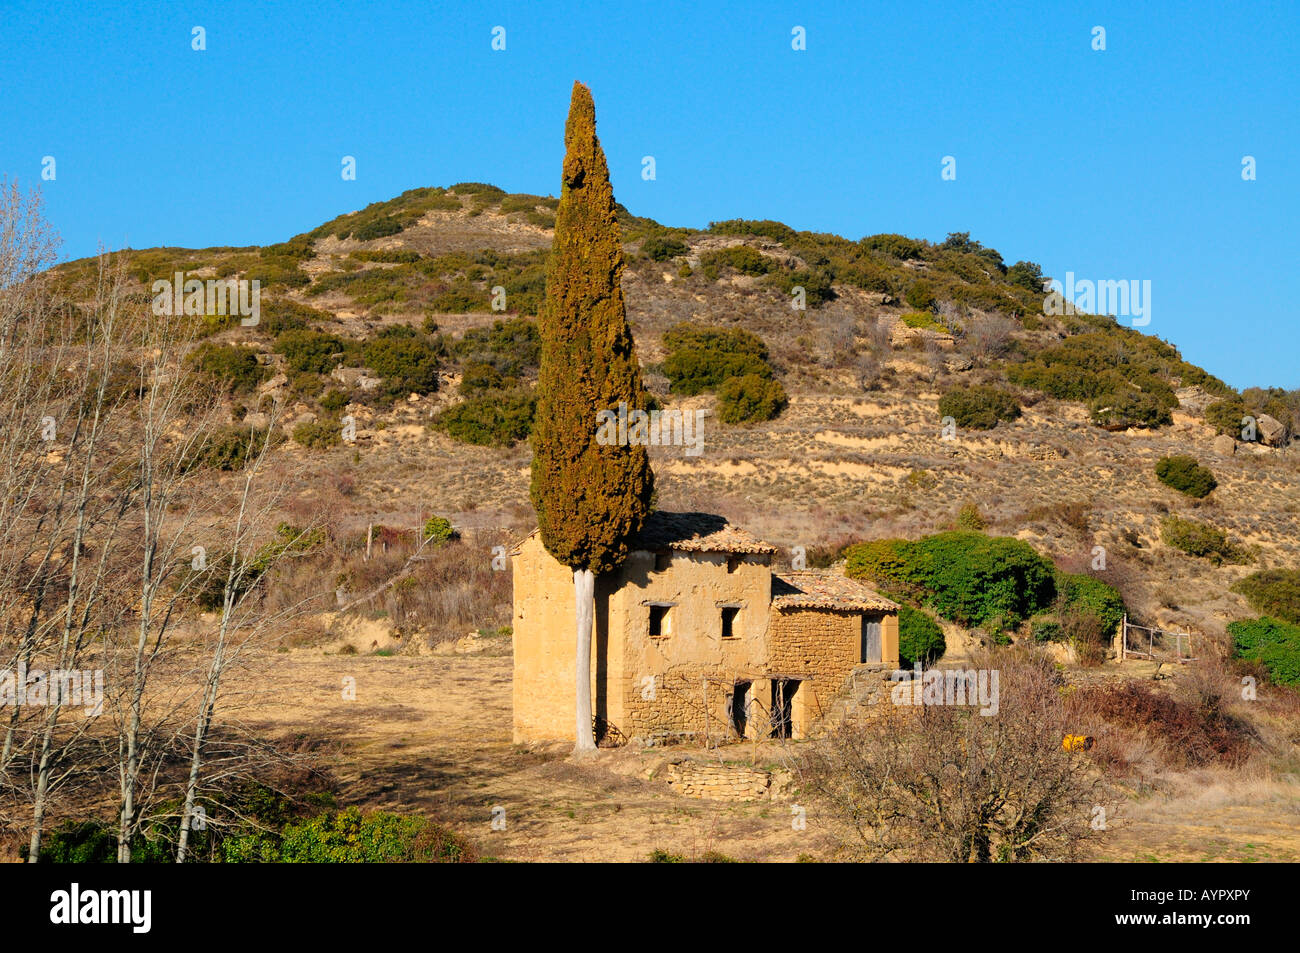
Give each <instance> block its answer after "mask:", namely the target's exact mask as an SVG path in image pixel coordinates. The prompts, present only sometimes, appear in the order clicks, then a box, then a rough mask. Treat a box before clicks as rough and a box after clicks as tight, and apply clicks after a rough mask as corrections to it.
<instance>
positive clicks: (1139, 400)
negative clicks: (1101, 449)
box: [1088, 387, 1173, 430]
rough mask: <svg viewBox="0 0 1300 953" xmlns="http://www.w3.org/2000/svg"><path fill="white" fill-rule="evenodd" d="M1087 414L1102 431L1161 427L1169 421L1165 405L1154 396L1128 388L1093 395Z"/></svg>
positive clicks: (1170, 418) (1167, 409) (1170, 420)
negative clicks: (1098, 395) (1097, 395)
mask: <svg viewBox="0 0 1300 953" xmlns="http://www.w3.org/2000/svg"><path fill="white" fill-rule="evenodd" d="M1088 413H1089V415H1090V417H1091V419H1092V422H1093V423H1094V424H1095V425H1096V426H1098V427H1101V428H1103V429H1105V430H1127V429H1128V428H1129V427H1161V426H1164V425H1165V424H1168V423H1172V422H1173V416H1172V415H1171V414H1170V413H1169V408H1167V407H1164V406H1163V405H1162V404H1161V402H1160V399H1159V398H1158V397H1156V396H1154V395H1152V394H1145V393H1143V392H1141V391H1138V390H1134V389H1133V388H1131V387H1125V388H1122V389H1120V390H1118V391H1113V392H1111V393H1107V394H1103V395H1102V396H1101V397H1094V398H1093V399H1092V400H1090V401H1088Z"/></svg>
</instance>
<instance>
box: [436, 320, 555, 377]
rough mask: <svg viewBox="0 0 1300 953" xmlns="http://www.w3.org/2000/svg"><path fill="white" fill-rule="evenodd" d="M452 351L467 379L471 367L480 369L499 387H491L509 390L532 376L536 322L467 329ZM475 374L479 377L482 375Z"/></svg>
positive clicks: (538, 347)
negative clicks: (487, 371) (493, 375)
mask: <svg viewBox="0 0 1300 953" xmlns="http://www.w3.org/2000/svg"><path fill="white" fill-rule="evenodd" d="M452 350H453V352H454V353H455V355H456V357H457V358H459V359H460V360H461V361H462V362H463V363H464V366H465V368H466V375H467V376H468V373H469V370H468V368H469V366H470V365H471V364H478V365H482V366H485V367H488V368H491V369H492V370H493V371H495V372H496V374H497V376H498V378H500V380H501V383H498V384H496V385H493V386H497V387H501V386H506V387H510V386H513V385H514V383H517V382H518V381H519V380H520V379H522V378H523V377H525V376H526V375H528V374H531V373H535V372H536V370H537V362H538V361H539V360H540V358H541V350H542V345H541V339H540V337H539V335H538V330H537V322H536V321H533V320H531V319H529V318H511V319H509V320H507V321H495V322H493V324H492V327H490V328H470V329H469V330H468V331H466V332H465V333H464V335H463V336H462V337H461V339H460V340H459V341H457V342H456V343H455V344H454V345H453V347H452ZM478 373H479V374H480V376H481V374H482V372H481V371H480V372H478ZM461 386H462V388H463V387H464V385H463V384H462V385H461Z"/></svg>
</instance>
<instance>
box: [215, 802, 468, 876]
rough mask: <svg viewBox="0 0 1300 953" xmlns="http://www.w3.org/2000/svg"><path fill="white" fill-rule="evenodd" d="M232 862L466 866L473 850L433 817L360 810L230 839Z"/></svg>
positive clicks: (228, 857)
mask: <svg viewBox="0 0 1300 953" xmlns="http://www.w3.org/2000/svg"><path fill="white" fill-rule="evenodd" d="M225 859H226V861H227V862H228V863H250V862H251V863H281V864H358V863H360V864H365V863H370V864H391V863H465V862H470V861H472V860H473V859H474V854H473V851H472V849H471V848H470V846H469V845H468V844H467V843H465V842H464V841H463V840H462V839H461V838H459V837H458V836H456V835H455V834H453V833H452V832H451V831H450V830H448V829H447V828H444V827H442V826H440V825H438V824H435V823H433V822H432V821H430V820H428V819H427V818H422V817H411V816H405V815H401V814H391V813H388V812H385V811H376V812H374V813H371V814H362V813H361V811H360V810H358V809H357V808H355V807H350V808H347V809H346V810H343V811H339V812H337V813H327V814H321V815H319V816H317V817H314V818H312V819H311V820H307V821H301V822H297V823H291V824H288V825H286V826H285V828H284V830H283V831H281V832H280V833H278V834H274V833H270V834H268V833H261V832H258V833H253V834H247V835H244V836H241V837H234V838H228V839H227V840H226V842H225Z"/></svg>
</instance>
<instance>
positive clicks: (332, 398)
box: [320, 390, 348, 414]
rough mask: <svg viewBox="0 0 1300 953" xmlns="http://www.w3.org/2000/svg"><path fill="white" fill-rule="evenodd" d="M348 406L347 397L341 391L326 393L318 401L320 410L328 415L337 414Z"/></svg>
mask: <svg viewBox="0 0 1300 953" xmlns="http://www.w3.org/2000/svg"><path fill="white" fill-rule="evenodd" d="M347 405H348V395H347V394H345V393H344V392H343V391H341V390H329V391H326V393H325V396H324V397H322V398H321V399H320V408H321V410H323V411H325V412H326V413H329V414H337V413H338V412H339V411H340V410H342V409H343V408H344V407H346V406H347Z"/></svg>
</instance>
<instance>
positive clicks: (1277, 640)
mask: <svg viewBox="0 0 1300 953" xmlns="http://www.w3.org/2000/svg"><path fill="white" fill-rule="evenodd" d="M1228 634H1229V635H1230V636H1232V641H1233V644H1234V645H1235V646H1236V650H1237V655H1238V656H1239V657H1240V658H1244V659H1248V660H1250V661H1253V662H1259V663H1261V664H1263V665H1264V667H1266V668H1267V669H1268V673H1269V677H1270V678H1271V679H1272V680H1273V681H1275V682H1278V683H1279V684H1282V685H1291V686H1296V687H1300V625H1293V624H1292V623H1290V622H1284V621H1282V620H1281V619H1273V618H1269V617H1268V616H1263V617H1261V618H1259V619H1244V620H1242V621H1240V622H1230V623H1228Z"/></svg>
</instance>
